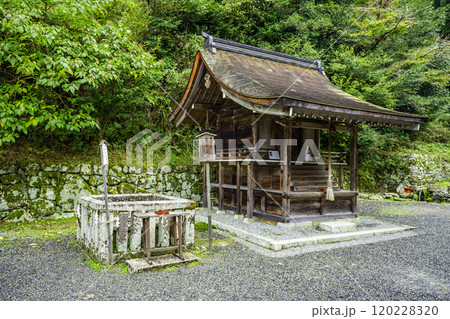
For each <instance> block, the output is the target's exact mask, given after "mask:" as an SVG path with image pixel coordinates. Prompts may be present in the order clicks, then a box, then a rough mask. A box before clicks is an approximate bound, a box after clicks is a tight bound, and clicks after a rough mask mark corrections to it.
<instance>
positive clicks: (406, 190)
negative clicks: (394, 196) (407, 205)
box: [403, 187, 412, 193]
mask: <svg viewBox="0 0 450 319" xmlns="http://www.w3.org/2000/svg"><path fill="white" fill-rule="evenodd" d="M403 189H404V190H405V193H411V191H412V187H403Z"/></svg>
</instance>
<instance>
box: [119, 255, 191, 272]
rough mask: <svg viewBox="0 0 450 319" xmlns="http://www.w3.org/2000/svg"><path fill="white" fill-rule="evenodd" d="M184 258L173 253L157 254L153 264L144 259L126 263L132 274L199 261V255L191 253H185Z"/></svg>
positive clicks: (131, 260)
mask: <svg viewBox="0 0 450 319" xmlns="http://www.w3.org/2000/svg"><path fill="white" fill-rule="evenodd" d="M183 257H184V260H182V259H180V258H179V257H178V256H175V255H173V254H168V255H161V256H155V257H152V258H151V261H152V264H149V263H148V262H147V261H145V260H144V259H142V258H140V259H130V260H127V261H126V262H125V263H126V264H127V266H128V272H129V273H130V274H134V273H136V272H138V271H145V270H151V269H157V268H163V267H168V266H174V265H179V264H184V263H190V262H193V261H197V260H198V257H197V256H195V255H193V254H191V253H183Z"/></svg>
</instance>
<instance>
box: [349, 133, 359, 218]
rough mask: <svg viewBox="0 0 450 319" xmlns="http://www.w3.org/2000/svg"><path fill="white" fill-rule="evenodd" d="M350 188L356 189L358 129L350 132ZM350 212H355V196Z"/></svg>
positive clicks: (354, 190)
mask: <svg viewBox="0 0 450 319" xmlns="http://www.w3.org/2000/svg"><path fill="white" fill-rule="evenodd" d="M350 190H351V191H353V192H356V191H358V129H357V127H356V126H355V127H353V130H352V132H351V133H350ZM352 212H353V213H355V214H356V197H354V198H352Z"/></svg>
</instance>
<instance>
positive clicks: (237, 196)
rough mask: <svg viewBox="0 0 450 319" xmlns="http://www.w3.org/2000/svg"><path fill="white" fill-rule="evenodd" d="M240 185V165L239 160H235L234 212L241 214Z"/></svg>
mask: <svg viewBox="0 0 450 319" xmlns="http://www.w3.org/2000/svg"><path fill="white" fill-rule="evenodd" d="M241 185H242V166H241V162H240V161H237V162H236V213H237V214H239V215H240V214H242V196H241Z"/></svg>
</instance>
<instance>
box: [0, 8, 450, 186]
mask: <svg viewBox="0 0 450 319" xmlns="http://www.w3.org/2000/svg"><path fill="white" fill-rule="evenodd" d="M449 10H450V6H449V5H448V4H447V3H446V2H445V1H443V0H389V1H375V2H374V1H371V0H358V1H352V2H349V1H343V0H320V1H310V0H234V1H222V0H183V1H182V0H151V1H138V0H107V1H100V2H98V1H93V0H78V1H76V2H74V1H69V0H60V1H57V0H38V1H31V0H24V1H14V0H5V1H3V2H2V3H1V4H0V17H1V18H0V19H1V33H0V38H1V42H0V65H1V69H0V126H1V130H0V145H1V144H3V145H5V144H7V143H9V144H13V145H14V146H22V145H24V148H25V149H27V147H28V146H29V145H31V148H32V150H33V152H32V153H33V154H34V153H36V152H44V151H45V150H46V149H48V148H50V147H51V148H52V149H54V148H57V147H60V148H62V149H63V150H64V152H65V151H80V150H81V151H84V152H85V153H86V154H87V153H89V154H95V155H97V153H96V152H97V149H96V147H97V144H98V141H99V139H106V140H107V141H108V142H109V143H110V144H111V145H112V148H115V149H116V150H117V149H120V148H123V146H124V144H125V141H126V140H127V139H128V138H130V137H131V136H133V135H135V134H136V133H138V132H139V131H141V130H142V129H144V128H149V129H151V130H152V131H154V132H161V133H165V134H166V135H168V136H170V137H171V143H172V164H173V165H184V164H188V163H191V157H192V140H193V139H194V137H195V135H196V132H195V129H193V128H192V127H189V126H184V127H179V128H175V126H174V125H173V123H170V122H169V121H168V117H169V115H170V113H171V112H172V107H173V106H174V105H175V103H176V101H180V100H181V97H182V94H183V93H184V89H185V86H186V83H187V81H188V78H189V75H190V70H191V67H192V59H193V57H194V55H195V52H196V51H197V50H198V49H200V48H201V47H202V43H203V38H202V37H201V36H200V31H201V30H204V31H206V32H208V33H210V34H212V35H215V36H218V37H222V38H225V39H229V40H233V41H239V42H243V43H247V44H250V45H255V46H259V47H263V48H266V49H272V50H276V51H280V52H285V53H288V54H293V55H297V56H302V57H306V58H313V59H317V58H321V59H322V60H323V62H322V64H323V66H324V67H325V72H326V74H327V77H328V78H329V79H330V80H331V81H332V82H333V83H335V84H336V85H337V86H338V87H340V88H341V89H343V90H344V91H346V92H348V93H350V94H352V95H354V96H356V97H359V98H361V99H363V100H366V101H368V102H371V103H374V104H377V105H380V106H383V107H387V108H390V109H394V110H399V111H403V112H410V113H414V114H421V115H426V116H428V117H429V121H428V123H426V124H425V125H423V126H422V128H421V131H420V132H412V133H411V132H404V131H401V130H388V129H371V128H364V130H363V131H362V132H361V133H360V137H359V144H360V145H359V147H360V153H359V155H360V158H359V165H360V174H361V175H360V181H361V185H363V187H364V188H366V189H368V190H373V191H375V190H377V189H378V188H379V184H380V181H384V180H387V179H392V174H393V172H394V171H395V170H399V169H400V170H401V169H404V167H403V164H402V163H401V162H399V161H398V159H397V157H396V155H395V151H397V150H402V151H405V150H407V149H415V150H417V149H418V150H420V151H421V150H422V149H424V150H425V151H430V152H442V153H443V154H444V156H448V154H449V153H448V149H449V147H448V146H449V145H448V143H449V140H450V137H449V133H448V132H449V128H450V115H449V114H450V90H449V87H450V86H449V80H450V75H449V73H448V69H449V67H450V54H449V53H450V51H449V46H448V41H447V38H446V37H448V34H449V33H448V30H449V21H450V20H449V18H448V16H449V15H448V11H449ZM324 137H325V138H324V139H322V141H326V134H325V135H324ZM25 138H26V140H25ZM94 142H96V143H94ZM432 144H435V145H436V146H431V145H432ZM89 145H94V146H95V149H94V146H89ZM348 145H349V143H348V134H344V133H339V132H336V133H335V134H333V138H332V148H333V150H334V151H348ZM41 146H42V148H41ZM322 147H323V145H322ZM14 154H15V153H14ZM0 155H3V154H1V153H0ZM164 155H165V154H163V153H161V154H156V156H155V159H156V160H157V159H158V158H159V157H160V158H163V157H164ZM33 156H34V155H33Z"/></svg>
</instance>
